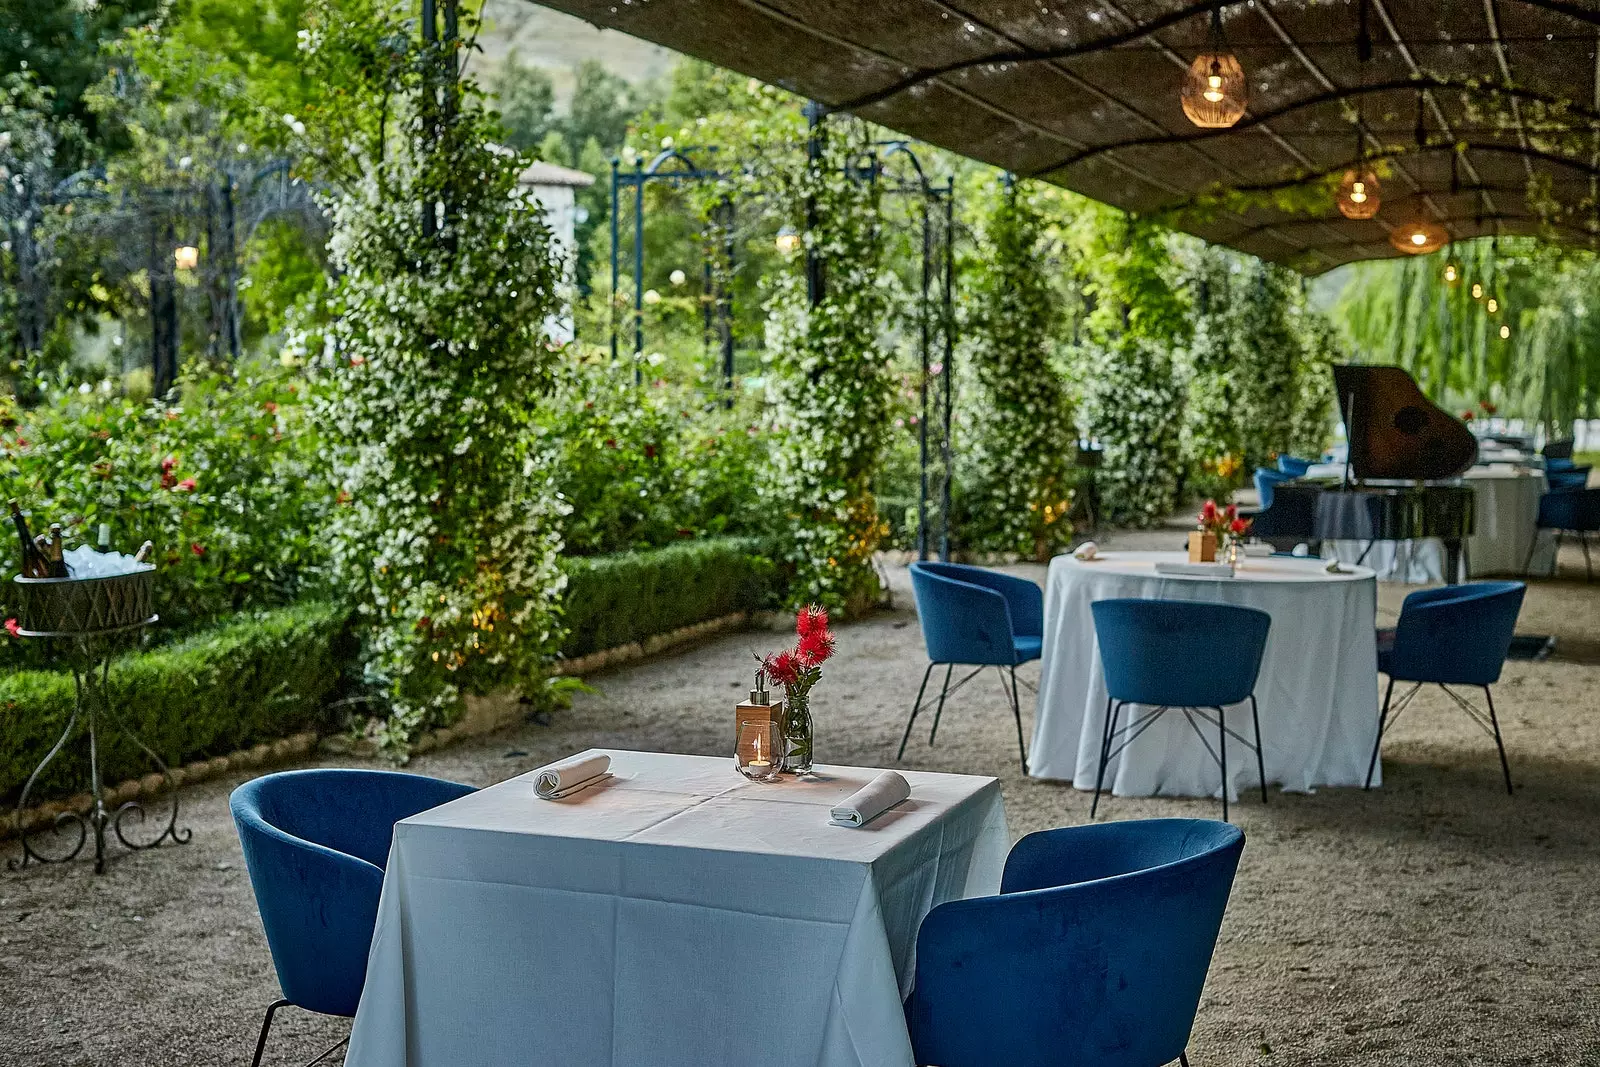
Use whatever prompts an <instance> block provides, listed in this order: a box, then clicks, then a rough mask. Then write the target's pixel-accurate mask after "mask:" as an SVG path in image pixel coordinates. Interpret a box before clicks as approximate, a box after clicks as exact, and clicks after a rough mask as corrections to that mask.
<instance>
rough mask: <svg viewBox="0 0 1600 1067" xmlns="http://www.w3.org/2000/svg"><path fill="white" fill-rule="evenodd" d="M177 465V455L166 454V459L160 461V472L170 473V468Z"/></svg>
mask: <svg viewBox="0 0 1600 1067" xmlns="http://www.w3.org/2000/svg"><path fill="white" fill-rule="evenodd" d="M177 465H178V457H177V456H168V457H167V458H166V459H164V460H162V461H161V473H162V474H171V473H172V468H174V467H176V466H177Z"/></svg>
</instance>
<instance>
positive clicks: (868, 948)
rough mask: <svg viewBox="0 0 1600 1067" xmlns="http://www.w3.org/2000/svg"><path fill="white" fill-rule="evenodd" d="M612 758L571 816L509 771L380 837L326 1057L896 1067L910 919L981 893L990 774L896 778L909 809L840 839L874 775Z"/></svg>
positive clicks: (1001, 843) (436, 1064)
mask: <svg viewBox="0 0 1600 1067" xmlns="http://www.w3.org/2000/svg"><path fill="white" fill-rule="evenodd" d="M610 755H611V757H612V770H613V771H614V772H615V775H616V776H615V777H614V778H613V779H612V780H611V781H609V782H607V783H605V784H604V785H603V786H600V787H597V788H596V789H594V790H592V791H588V792H586V793H585V794H584V795H583V800H582V803H574V804H539V803H534V802H533V796H534V782H533V780H532V778H531V777H530V776H528V775H523V776H521V777H519V778H513V779H511V780H510V781H507V782H502V783H501V784H499V785H497V786H492V787H490V788H488V789H484V790H481V791H479V792H477V793H474V794H472V795H471V796H468V797H464V798H462V799H460V800H457V801H454V802H452V803H450V804H446V805H444V806H443V807H440V808H436V809H434V810H433V811H430V812H425V813H423V814H422V815H419V816H415V817H413V818H411V819H407V820H405V821H404V822H401V823H400V824H399V825H398V826H397V827H396V828H395V838H394V845H393V847H392V849H391V851H390V858H389V865H388V870H387V872H386V874H385V877H384V884H383V896H382V901H381V903H380V905H379V910H378V922H377V930H376V933H375V935H374V937H373V942H372V952H371V956H370V959H369V963H368V971H367V984H366V988H365V990H364V992H363V994H362V999H361V1007H360V1010H359V1011H358V1012H357V1015H356V1020H355V1027H354V1030H353V1031H352V1034H351V1041H350V1051H349V1056H348V1059H347V1061H346V1062H347V1063H349V1064H350V1065H351V1067H380V1065H381V1067H400V1065H409V1067H491V1065H493V1067H503V1065H506V1064H529V1065H537V1067H546V1065H548V1067H720V1065H729V1067H732V1065H740V1067H743V1065H747V1064H752V1063H759V1064H762V1065H764V1067H766V1065H771V1067H801V1065H804V1067H814V1065H822V1067H881V1065H892V1067H910V1064H911V1063H912V1057H911V1048H910V1039H909V1037H908V1036H907V1033H906V1028H905V1021H904V1016H903V1012H902V1008H901V1001H902V999H903V997H904V996H905V994H906V993H907V992H909V983H910V979H911V975H912V967H913V951H914V947H915V943H916V931H917V927H918V925H919V924H920V923H921V921H922V917H923V916H924V915H926V914H927V912H928V910H929V909H930V908H932V907H933V906H934V905H936V904H938V903H941V902H942V901H945V900H951V899H955V898H958V897H964V896H971V895H976V894H984V893H993V892H995V891H997V889H998V887H999V881H1000V871H1001V867H1002V865H1003V863H1004V860H1005V853H1006V850H1007V847H1008V845H1009V836H1008V834H1007V831H1006V825H1005V813H1004V809H1003V807H1002V804H1001V798H1000V790H999V785H998V783H997V782H996V781H995V779H993V778H978V777H971V776H966V775H947V774H928V773H919V772H910V771H908V772H906V775H905V777H906V778H907V780H908V781H909V782H910V785H911V788H912V791H913V792H914V794H915V799H913V800H908V801H906V802H904V803H902V804H900V805H899V806H898V807H896V808H895V809H894V810H892V811H888V812H885V813H884V814H882V815H880V816H879V817H878V819H877V820H876V821H875V822H874V823H873V824H872V826H871V828H870V831H864V832H861V833H840V832H839V830H838V828H837V827H834V826H831V825H830V824H829V822H828V818H827V814H828V812H829V810H830V809H831V808H833V807H834V806H836V805H838V804H839V803H840V802H841V801H842V800H844V799H845V798H846V797H848V796H850V795H851V794H852V793H854V792H856V791H857V790H858V789H860V788H861V787H862V786H864V785H867V784H868V783H869V782H871V781H872V780H873V778H874V777H875V776H876V774H877V772H876V771H872V770H863V769H857V768H848V767H827V766H819V767H818V768H817V772H818V773H817V776H816V778H815V779H810V780H801V781H785V782H783V783H781V784H760V783H751V782H746V781H745V780H744V779H742V778H740V777H739V776H738V775H737V774H736V773H735V771H734V769H733V765H732V761H731V760H730V759H726V758H723V759H712V758H706V757H697V756H672V755H662V754H656V753H641V752H612V753H610ZM550 961H560V965H559V966H551V965H550Z"/></svg>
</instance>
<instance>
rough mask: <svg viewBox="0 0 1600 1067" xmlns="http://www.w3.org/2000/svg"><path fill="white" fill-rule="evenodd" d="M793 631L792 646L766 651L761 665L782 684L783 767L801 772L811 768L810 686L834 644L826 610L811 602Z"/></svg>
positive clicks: (772, 677) (831, 653) (802, 610)
mask: <svg viewBox="0 0 1600 1067" xmlns="http://www.w3.org/2000/svg"><path fill="white" fill-rule="evenodd" d="M794 632H795V638H796V641H795V645H794V647H793V648H786V649H784V650H783V651H781V652H774V653H770V654H769V655H767V656H766V657H765V658H763V659H762V660H761V669H762V670H764V671H766V673H767V677H768V678H770V679H772V680H773V681H774V682H777V683H778V684H779V685H781V686H783V695H784V705H785V707H784V713H783V722H782V724H781V726H782V730H783V734H784V740H785V742H786V744H787V747H788V756H787V757H786V759H785V760H784V767H785V769H786V770H792V771H798V772H800V773H802V774H804V773H807V772H809V771H810V770H811V751H812V744H811V741H812V737H811V687H812V686H814V685H816V684H817V682H818V681H819V680H821V678H822V665H823V664H824V663H826V662H827V661H828V660H829V659H830V658H831V657H832V656H833V653H834V648H835V645H834V640H833V631H831V630H829V629H828V612H827V611H826V610H825V609H823V608H821V607H818V606H817V605H815V604H811V605H809V606H807V607H805V608H802V609H801V611H800V614H799V616H798V617H797V618H796V619H795V624H794Z"/></svg>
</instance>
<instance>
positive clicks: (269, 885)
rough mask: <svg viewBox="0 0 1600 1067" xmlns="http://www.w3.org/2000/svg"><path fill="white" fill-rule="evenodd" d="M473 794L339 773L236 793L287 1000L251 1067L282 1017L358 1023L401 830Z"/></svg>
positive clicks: (430, 782)
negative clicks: (306, 1015) (295, 1012)
mask: <svg viewBox="0 0 1600 1067" xmlns="http://www.w3.org/2000/svg"><path fill="white" fill-rule="evenodd" d="M471 792H472V787H471V786H466V785H458V784H456V783H455V782H445V781H440V780H439V779H437V778H425V777H423V776H421V775H416V774H399V773H396V772H393V771H367V770H334V769H322V770H305V771H284V772H282V773H280V774H269V775H266V776H264V777H261V778H257V779H254V780H253V781H249V782H246V783H245V784H244V785H241V786H240V787H239V788H238V789H235V790H234V791H233V796H232V797H231V798H230V800H229V806H230V807H231V808H232V810H233V823H234V827H235V828H236V829H237V830H238V832H239V843H240V844H241V845H242V846H243V847H244V861H245V866H246V867H247V868H248V869H249V871H250V884H251V886H253V887H254V889H255V894H256V907H257V909H258V910H259V911H260V912H261V925H262V926H263V927H264V928H265V930H266V934H267V945H268V947H269V948H271V950H272V965H273V967H274V969H276V971H277V972H278V985H279V986H280V987H281V989H282V991H283V999H281V1000H279V1001H276V1002H275V1003H273V1004H272V1005H271V1006H270V1007H269V1008H267V1015H266V1018H265V1019H263V1020H262V1023H261V1035H260V1037H258V1038H257V1040H256V1054H255V1059H254V1060H252V1061H251V1062H252V1064H253V1067H259V1065H260V1063H261V1054H262V1052H263V1050H265V1048H266V1045H267V1032H268V1031H269V1030H270V1029H271V1028H272V1018H273V1016H274V1015H275V1014H276V1013H277V1011H278V1009H279V1008H282V1007H284V1006H285V1005H289V1004H293V1005H296V1006H297V1007H300V1008H304V1009H305V1010H307V1011H313V1012H318V1013H320V1014H323V1015H339V1016H344V1017H346V1018H350V1017H353V1016H354V1015H355V1013H356V1005H357V1004H358V1003H360V1000H361V987H362V985H363V983H364V982H365V981H366V976H367V950H368V949H369V948H370V947H371V945H372V931H373V926H374V924H375V923H376V921H377V917H378V894H379V891H380V890H381V889H382V888H383V871H384V867H385V865H386V864H387V863H388V861H389V842H390V839H391V838H392V837H393V836H394V824H395V823H397V822H399V821H400V820H401V819H404V818H408V817H409V816H412V815H415V814H417V813H418V812H421V811H427V810H428V809H429V808H434V807H438V806H439V805H440V804H443V803H446V802H447V801H451V800H455V799H456V798H457V797H462V796H465V795H467V794H468V793H471ZM343 1044H344V1042H343V1041H341V1042H340V1043H339V1044H338V1045H335V1046H333V1048H331V1049H329V1050H328V1051H327V1052H324V1053H323V1054H322V1056H319V1057H317V1060H321V1059H323V1058H324V1057H326V1056H328V1055H329V1054H331V1053H332V1052H334V1051H335V1050H336V1049H338V1048H339V1047H340V1046H341V1045H343ZM317 1060H313V1061H312V1062H313V1063H315V1062H317Z"/></svg>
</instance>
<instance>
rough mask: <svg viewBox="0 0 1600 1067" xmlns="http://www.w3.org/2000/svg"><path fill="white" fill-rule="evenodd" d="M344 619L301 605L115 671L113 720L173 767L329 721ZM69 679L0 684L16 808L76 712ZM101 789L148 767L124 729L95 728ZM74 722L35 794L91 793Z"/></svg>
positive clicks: (132, 658) (1, 775) (123, 662)
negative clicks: (20, 795) (36, 767)
mask: <svg viewBox="0 0 1600 1067" xmlns="http://www.w3.org/2000/svg"><path fill="white" fill-rule="evenodd" d="M346 620H347V616H346V612H345V611H344V610H343V609H341V608H336V607H333V606H331V605H328V604H322V603H302V604H297V605H295V606H293V607H288V608H283V609H280V610H277V611H270V612H263V613H261V614H259V615H253V616H246V617H244V618H241V619H239V620H237V621H234V622H231V623H227V624H225V625H223V626H219V627H216V628H215V629H211V630H206V631H203V632H201V633H197V634H195V635H194V636H192V637H189V638H186V639H184V640H181V641H177V642H174V643H173V644H170V645H164V646H162V647H159V648H155V649H152V650H150V651H147V652H139V653H135V654H133V655H129V656H124V657H123V658H121V659H119V660H117V661H116V662H115V663H113V664H112V667H111V688H112V692H113V694H114V697H113V699H114V700H115V706H116V708H117V711H118V713H119V714H120V715H121V716H122V717H123V718H124V719H125V720H126V721H127V722H128V724H129V725H130V726H132V727H133V729H134V730H136V731H138V733H139V734H140V736H142V737H143V738H144V740H145V742H146V743H147V744H148V745H150V747H151V748H153V749H154V750H155V751H156V752H158V753H159V754H160V755H161V758H162V759H165V760H166V761H167V762H168V763H169V764H171V765H173V766H178V765H180V764H183V763H187V762H190V761H191V760H195V759H203V758H207V757H211V756H220V755H226V754H227V753H229V752H233V751H235V750H237V749H240V748H245V747H248V746H250V745H254V744H258V743H260V742H262V741H273V740H276V739H278V738H281V737H286V736H288V735H289V734H293V733H297V732H299V731H301V730H307V729H321V728H324V727H326V726H327V725H329V713H328V711H327V710H326V709H327V705H328V699H329V696H330V695H331V694H332V693H333V692H334V691H335V689H336V688H337V687H338V685H339V683H340V678H341V671H342V668H343V666H344V664H345V663H347V662H348V661H349V659H350V657H351V655H352V654H353V651H354V649H353V647H352V646H351V644H350V640H349V634H348V627H347V625H346ZM72 704H73V692H72V676H71V675H70V674H67V673H66V672H64V671H19V672H17V673H15V674H11V675H9V676H5V677H0V800H6V801H9V802H11V803H15V801H16V797H17V794H18V793H20V792H21V791H22V785H23V783H24V782H25V781H26V780H27V776H28V775H29V774H30V773H31V772H32V770H33V767H34V764H35V763H37V762H38V760H39V758H40V757H41V756H43V755H44V753H45V752H47V751H48V750H49V748H50V746H51V745H52V744H54V743H55V740H56V737H57V736H58V735H59V734H60V732H61V728H62V727H63V726H65V725H66V721H67V717H68V715H70V714H71V712H72ZM99 735H100V746H101V748H100V758H101V768H102V771H103V774H104V777H105V781H106V782H107V784H110V785H114V784H116V783H117V782H119V781H121V780H123V779H124V778H129V777H136V776H139V775H143V774H147V773H149V772H150V771H153V770H154V769H155V768H154V767H153V766H151V765H150V764H149V761H148V760H147V759H145V757H144V756H143V754H142V753H140V752H139V751H138V749H137V748H135V747H134V745H133V744H132V743H131V742H130V741H128V740H127V738H126V737H125V736H123V735H122V734H121V733H120V732H119V731H117V730H115V729H108V728H105V727H102V728H101V730H100V731H99ZM85 745H86V742H85V741H84V740H83V737H82V732H81V727H80V730H79V733H78V739H77V740H76V741H74V742H73V743H72V744H71V745H70V746H69V747H68V749H66V750H65V751H63V752H61V753H60V754H59V755H57V757H56V759H55V760H54V762H52V763H51V765H50V767H49V769H48V770H47V771H46V772H45V777H43V778H41V779H40V781H39V784H38V785H37V786H36V787H35V790H34V792H35V795H38V796H41V797H50V796H57V797H59V796H63V795H66V794H69V793H77V792H86V791H87V790H88V787H89V782H88V768H87V764H86V760H85Z"/></svg>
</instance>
